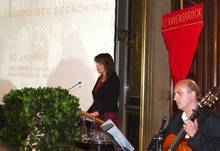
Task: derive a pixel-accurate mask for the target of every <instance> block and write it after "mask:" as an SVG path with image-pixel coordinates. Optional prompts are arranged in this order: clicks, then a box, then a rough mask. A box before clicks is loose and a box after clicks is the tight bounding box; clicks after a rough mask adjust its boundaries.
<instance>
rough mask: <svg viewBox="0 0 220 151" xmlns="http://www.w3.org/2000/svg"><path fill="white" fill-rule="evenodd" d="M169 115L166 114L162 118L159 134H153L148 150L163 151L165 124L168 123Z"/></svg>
mask: <svg viewBox="0 0 220 151" xmlns="http://www.w3.org/2000/svg"><path fill="white" fill-rule="evenodd" d="M166 120H167V117H166V116H164V117H163V119H162V123H161V127H160V129H159V132H158V134H156V135H154V136H153V139H152V140H151V143H150V145H149V146H148V151H163V141H164V138H163V132H164V125H165V123H166Z"/></svg>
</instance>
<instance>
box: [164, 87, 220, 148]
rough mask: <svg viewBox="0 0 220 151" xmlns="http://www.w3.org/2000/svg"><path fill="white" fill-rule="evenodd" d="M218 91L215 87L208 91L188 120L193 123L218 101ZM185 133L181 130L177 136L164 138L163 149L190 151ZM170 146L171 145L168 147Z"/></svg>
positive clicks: (172, 135)
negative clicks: (206, 108)
mask: <svg viewBox="0 0 220 151" xmlns="http://www.w3.org/2000/svg"><path fill="white" fill-rule="evenodd" d="M218 93H219V89H218V88H217V87H215V88H213V90H211V91H209V93H208V94H207V95H206V96H205V97H203V98H202V99H201V101H200V102H198V105H197V108H196V109H195V110H193V113H192V114H191V116H190V117H189V120H191V121H194V120H195V119H196V118H197V117H198V116H199V114H200V113H201V112H202V111H203V109H204V108H205V107H211V106H212V105H213V104H215V103H216V101H217V100H218ZM185 135H186V132H185V130H184V129H183V128H182V129H181V130H180V132H179V133H178V135H177V136H175V135H174V134H170V135H168V136H167V137H166V139H165V141H164V144H163V147H164V150H165V151H192V149H191V148H190V147H189V146H188V145H187V141H185V140H183V139H184V138H185ZM170 144H171V145H170Z"/></svg>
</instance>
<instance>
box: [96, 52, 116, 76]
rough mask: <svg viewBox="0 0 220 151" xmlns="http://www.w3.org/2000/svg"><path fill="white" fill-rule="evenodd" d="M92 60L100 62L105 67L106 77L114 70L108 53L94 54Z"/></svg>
mask: <svg viewBox="0 0 220 151" xmlns="http://www.w3.org/2000/svg"><path fill="white" fill-rule="evenodd" d="M94 61H95V62H96V63H101V64H103V65H104V67H105V71H106V76H107V79H108V78H109V77H110V76H111V75H112V73H114V72H115V69H114V62H113V59H112V56H111V55H110V54H108V53H100V54H98V55H97V56H95V58H94Z"/></svg>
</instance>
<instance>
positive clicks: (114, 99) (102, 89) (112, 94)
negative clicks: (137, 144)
mask: <svg viewBox="0 0 220 151" xmlns="http://www.w3.org/2000/svg"><path fill="white" fill-rule="evenodd" d="M94 61H95V63H96V68H97V71H98V73H99V77H98V79H97V81H96V84H95V86H94V88H93V90H92V95H93V101H94V102H93V104H92V105H91V107H90V108H89V109H88V112H89V113H90V115H92V116H95V117H98V118H100V119H101V120H103V121H106V120H108V119H111V120H112V121H113V122H114V123H115V124H116V125H117V126H119V113H118V111H119V109H118V97H119V91H120V81H119V78H118V76H117V74H116V72H115V69H114V62H113V59H112V57H111V55H110V54H108V53H101V54H99V55H97V56H96V57H95V58H94Z"/></svg>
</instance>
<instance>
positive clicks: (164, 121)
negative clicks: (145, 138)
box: [159, 116, 167, 133]
mask: <svg viewBox="0 0 220 151" xmlns="http://www.w3.org/2000/svg"><path fill="white" fill-rule="evenodd" d="M166 121H167V117H166V116H163V118H162V122H161V126H160V130H159V132H160V133H163V131H164V125H165V123H166Z"/></svg>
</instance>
